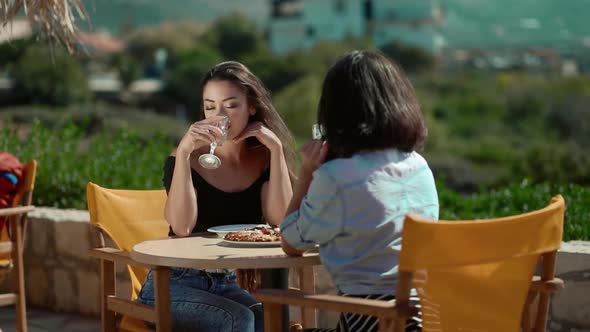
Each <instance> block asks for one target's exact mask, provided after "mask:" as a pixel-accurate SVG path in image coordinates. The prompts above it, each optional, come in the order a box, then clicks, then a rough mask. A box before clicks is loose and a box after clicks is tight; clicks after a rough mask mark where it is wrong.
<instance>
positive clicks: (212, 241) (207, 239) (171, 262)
mask: <svg viewBox="0 0 590 332" xmlns="http://www.w3.org/2000/svg"><path fill="white" fill-rule="evenodd" d="M130 255H131V258H133V260H135V261H137V262H140V263H144V264H149V265H153V266H163V267H185V268H194V269H263V271H262V287H263V288H280V289H287V288H288V287H289V284H288V275H289V274H288V271H289V269H290V268H296V269H300V270H299V271H300V273H299V275H300V276H299V279H300V283H301V288H302V289H304V288H307V289H306V290H309V288H314V280H313V278H314V277H313V271H312V273H311V276H310V275H309V273H307V274H305V275H304V273H303V269H302V268H305V267H311V266H313V265H320V264H321V261H320V257H319V254H318V253H317V252H309V253H305V254H304V255H303V256H301V257H293V256H287V255H286V254H285V253H284V252H283V249H281V247H280V246H276V247H242V246H239V247H237V246H235V245H233V244H227V243H225V242H224V241H223V239H221V238H218V237H217V236H216V235H211V234H209V233H204V234H196V235H193V236H189V237H175V238H165V239H159V240H148V241H144V242H141V243H138V244H136V245H135V246H134V247H133V250H132V251H131V253H130ZM283 309H284V310H283V315H284V317H286V319H285V326H284V327H283V328H284V331H287V330H288V322H289V319H288V308H287V306H284V307H283ZM302 316H304V317H302V319H303V320H304V321H306V322H307V326H316V322H317V318H316V317H317V313H316V312H315V310H311V311H310V310H307V309H306V310H305V312H304V313H303V314H302Z"/></svg>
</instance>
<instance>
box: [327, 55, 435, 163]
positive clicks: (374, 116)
mask: <svg viewBox="0 0 590 332" xmlns="http://www.w3.org/2000/svg"><path fill="white" fill-rule="evenodd" d="M318 123H319V124H320V125H322V126H323V128H322V129H323V135H324V138H325V139H326V140H327V141H328V144H329V152H328V157H327V159H328V160H331V159H335V158H347V157H350V156H352V155H353V154H355V153H357V152H361V151H371V150H380V149H388V148H397V149H399V150H401V151H405V152H410V151H413V150H415V149H417V148H419V147H421V145H422V144H423V143H424V141H425V139H426V136H427V133H428V130H427V128H426V125H425V123H424V118H423V116H422V112H421V110H420V105H419V104H418V100H417V99H416V96H415V94H414V89H413V87H412V84H411V83H410V81H409V80H408V78H407V77H406V75H405V74H404V73H403V71H402V70H401V69H400V67H399V66H397V65H396V64H395V63H394V62H393V61H391V60H389V59H388V58H387V57H385V56H384V55H383V54H381V53H380V52H374V51H353V52H351V53H349V54H347V55H345V56H344V57H342V58H341V59H340V60H338V62H336V63H335V64H334V65H333V66H332V68H330V70H329V71H328V73H327V74H326V78H325V79H324V84H323V88H322V96H321V98H320V103H319V112H318Z"/></svg>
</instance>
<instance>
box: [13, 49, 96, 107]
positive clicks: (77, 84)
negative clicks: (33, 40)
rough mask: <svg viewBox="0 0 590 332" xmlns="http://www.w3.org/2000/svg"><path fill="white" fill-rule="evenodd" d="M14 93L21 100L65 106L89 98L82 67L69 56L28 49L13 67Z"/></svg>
mask: <svg viewBox="0 0 590 332" xmlns="http://www.w3.org/2000/svg"><path fill="white" fill-rule="evenodd" d="M13 75H14V90H15V91H16V93H17V94H18V95H19V96H20V97H21V99H23V100H24V101H28V102H34V103H42V104H50V105H69V104H73V103H81V102H85V101H88V100H89V99H90V97H91V95H90V90H89V88H88V79H87V77H86V74H85V72H84V69H83V68H82V65H81V64H80V63H79V62H77V61H76V60H75V59H74V58H72V57H71V56H70V55H68V54H65V53H63V51H62V52H60V51H59V50H55V51H54V52H53V53H52V52H50V50H49V49H48V48H47V47H42V46H32V47H29V48H27V50H26V51H25V53H24V55H23V56H22V57H21V58H20V60H19V61H18V63H17V64H16V66H15V68H14V71H13Z"/></svg>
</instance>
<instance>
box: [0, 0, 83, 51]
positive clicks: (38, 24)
mask: <svg viewBox="0 0 590 332" xmlns="http://www.w3.org/2000/svg"><path fill="white" fill-rule="evenodd" d="M21 13H24V14H25V15H26V17H27V19H28V20H29V22H30V23H31V26H32V27H33V28H35V29H37V30H38V31H39V32H40V34H41V35H42V36H43V37H46V38H47V40H48V41H49V42H50V43H51V44H52V45H53V44H55V43H56V42H57V43H60V44H62V45H63V46H64V47H65V48H67V50H68V51H69V52H70V53H73V52H74V50H75V49H76V48H75V46H76V44H77V43H78V33H79V28H78V27H77V24H76V23H77V22H76V19H77V18H79V19H81V20H88V13H87V12H86V8H85V7H84V3H83V2H82V0H0V19H1V20H2V21H1V24H2V26H6V25H8V24H10V22H12V21H13V20H14V19H15V18H16V17H17V16H18V15H20V14H21Z"/></svg>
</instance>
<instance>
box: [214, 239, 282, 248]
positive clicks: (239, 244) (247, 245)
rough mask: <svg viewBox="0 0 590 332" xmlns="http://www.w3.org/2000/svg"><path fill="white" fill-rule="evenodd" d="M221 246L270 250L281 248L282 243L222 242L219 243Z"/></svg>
mask: <svg viewBox="0 0 590 332" xmlns="http://www.w3.org/2000/svg"><path fill="white" fill-rule="evenodd" d="M219 244H220V245H223V246H228V247H237V248H269V247H280V246H281V241H272V242H247V241H230V240H222V241H221V242H219Z"/></svg>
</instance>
